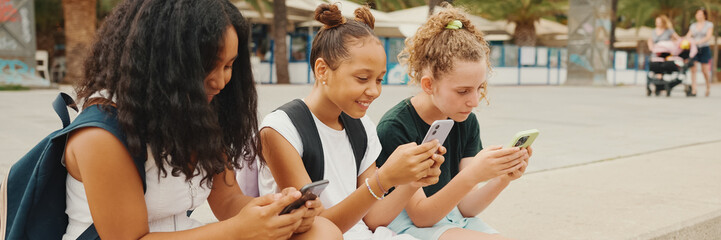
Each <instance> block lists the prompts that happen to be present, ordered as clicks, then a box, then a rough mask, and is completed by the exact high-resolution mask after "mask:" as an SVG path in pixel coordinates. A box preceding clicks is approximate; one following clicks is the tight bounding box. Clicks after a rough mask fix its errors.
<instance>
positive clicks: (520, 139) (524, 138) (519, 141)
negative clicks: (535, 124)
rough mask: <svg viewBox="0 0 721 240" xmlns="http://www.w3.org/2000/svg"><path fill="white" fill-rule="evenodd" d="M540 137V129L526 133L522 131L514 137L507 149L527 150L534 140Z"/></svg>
mask: <svg viewBox="0 0 721 240" xmlns="http://www.w3.org/2000/svg"><path fill="white" fill-rule="evenodd" d="M536 137H538V129H530V130H526V131H520V132H518V133H516V136H513V140H511V143H509V144H508V146H507V147H521V148H525V147H528V146H531V144H532V143H533V141H534V140H536Z"/></svg>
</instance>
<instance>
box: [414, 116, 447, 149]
mask: <svg viewBox="0 0 721 240" xmlns="http://www.w3.org/2000/svg"><path fill="white" fill-rule="evenodd" d="M451 128H453V120H451V119H446V120H436V121H435V122H433V124H431V127H430V128H429V129H428V132H426V137H424V138H423V142H421V144H424V143H427V142H430V141H433V139H437V140H438V142H439V143H440V144H441V145H443V142H444V141H446V137H448V133H450V132H451Z"/></svg>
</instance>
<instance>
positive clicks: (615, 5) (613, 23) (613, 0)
mask: <svg viewBox="0 0 721 240" xmlns="http://www.w3.org/2000/svg"><path fill="white" fill-rule="evenodd" d="M617 11H618V0H611V32H610V33H609V34H610V35H609V37H608V42H609V44H608V50H609V52H610V53H611V54H612V56H613V51H614V50H616V48H615V47H614V46H613V44H614V43H616V22H617V21H618V17H616V12H617ZM613 60H614V61H615V59H613Z"/></svg>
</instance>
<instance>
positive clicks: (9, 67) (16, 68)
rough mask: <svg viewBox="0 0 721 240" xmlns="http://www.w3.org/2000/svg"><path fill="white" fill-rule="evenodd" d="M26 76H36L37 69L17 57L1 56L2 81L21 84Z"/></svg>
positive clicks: (0, 73) (0, 77)
mask: <svg viewBox="0 0 721 240" xmlns="http://www.w3.org/2000/svg"><path fill="white" fill-rule="evenodd" d="M23 75H24V76H34V75H35V69H34V68H31V67H29V66H28V65H27V64H25V63H24V62H23V61H20V60H17V59H2V58H0V80H2V81H0V83H5V84H20V83H21V81H22V80H23Z"/></svg>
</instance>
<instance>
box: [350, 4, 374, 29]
mask: <svg viewBox="0 0 721 240" xmlns="http://www.w3.org/2000/svg"><path fill="white" fill-rule="evenodd" d="M353 13H354V14H355V20H356V21H358V22H362V23H365V24H366V25H368V26H369V27H370V28H371V29H374V27H375V22H376V18H375V17H373V14H371V10H370V8H368V6H362V7H359V8H358V9H356V10H355V12H353Z"/></svg>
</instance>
